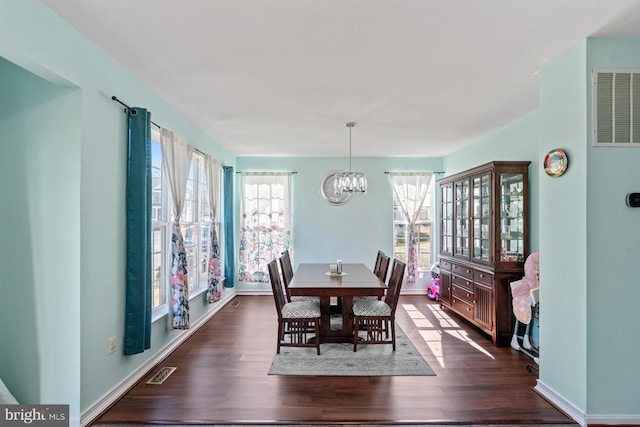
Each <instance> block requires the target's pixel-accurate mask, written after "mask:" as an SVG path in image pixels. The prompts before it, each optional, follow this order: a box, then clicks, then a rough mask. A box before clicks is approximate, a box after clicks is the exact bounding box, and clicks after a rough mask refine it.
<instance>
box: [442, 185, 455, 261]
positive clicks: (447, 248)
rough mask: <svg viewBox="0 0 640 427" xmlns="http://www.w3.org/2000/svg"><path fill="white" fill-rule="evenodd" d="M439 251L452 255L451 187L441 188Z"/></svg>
mask: <svg viewBox="0 0 640 427" xmlns="http://www.w3.org/2000/svg"><path fill="white" fill-rule="evenodd" d="M440 203H441V206H442V208H441V211H440V212H441V218H442V219H441V223H440V224H441V225H440V236H441V240H440V251H441V252H444V253H447V254H453V185H451V184H447V185H443V186H442V187H441V195H440Z"/></svg>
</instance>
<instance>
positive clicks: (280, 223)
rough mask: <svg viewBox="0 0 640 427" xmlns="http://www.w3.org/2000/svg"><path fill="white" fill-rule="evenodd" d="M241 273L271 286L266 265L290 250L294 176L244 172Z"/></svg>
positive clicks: (239, 262) (242, 279)
mask: <svg viewBox="0 0 640 427" xmlns="http://www.w3.org/2000/svg"><path fill="white" fill-rule="evenodd" d="M241 194H242V207H241V212H242V219H241V221H242V223H241V225H240V248H239V260H238V265H239V272H238V276H239V277H238V279H239V280H240V281H242V282H258V283H268V282H269V273H268V270H267V264H268V263H269V261H271V260H272V259H274V258H277V257H278V256H280V255H281V254H282V252H284V251H285V250H287V249H290V247H291V228H292V227H291V173H286V172H283V173H267V172H264V173H246V172H245V173H243V174H242V183H241Z"/></svg>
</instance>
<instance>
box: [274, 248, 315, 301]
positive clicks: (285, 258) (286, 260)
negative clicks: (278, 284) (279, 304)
mask: <svg viewBox="0 0 640 427" xmlns="http://www.w3.org/2000/svg"><path fill="white" fill-rule="evenodd" d="M278 261H279V262H280V269H281V270H282V283H284V289H285V292H286V294H287V295H286V297H287V301H288V302H294V301H308V300H312V301H317V302H318V303H320V297H311V296H293V297H292V296H291V291H290V290H289V283H291V279H293V265H292V264H291V256H290V255H289V250H288V249H287V250H285V251H284V252H283V253H282V255H280V258H278Z"/></svg>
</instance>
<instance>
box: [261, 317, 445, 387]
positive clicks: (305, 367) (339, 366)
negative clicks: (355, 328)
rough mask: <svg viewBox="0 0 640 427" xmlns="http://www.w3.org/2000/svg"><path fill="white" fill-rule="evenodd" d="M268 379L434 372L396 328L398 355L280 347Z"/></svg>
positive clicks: (385, 349)
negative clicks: (317, 351)
mask: <svg viewBox="0 0 640 427" xmlns="http://www.w3.org/2000/svg"><path fill="white" fill-rule="evenodd" d="M269 375H314V376H395V375H404V376H433V375H435V372H434V371H433V369H431V367H430V366H429V365H428V364H427V362H426V361H425V360H424V359H423V358H422V355H421V354H420V352H419V351H418V350H417V349H416V348H415V346H414V345H413V344H412V343H411V341H410V340H409V339H408V338H407V337H406V335H405V334H404V332H403V331H402V329H401V328H400V327H399V326H398V325H396V351H395V352H394V351H393V349H392V348H391V344H385V345H382V344H369V345H367V344H363V345H358V351H356V352H355V353H354V351H353V344H351V343H327V344H320V356H318V355H317V353H316V349H315V347H313V348H310V347H281V348H280V354H276V355H275V356H274V357H273V362H271V368H270V369H269Z"/></svg>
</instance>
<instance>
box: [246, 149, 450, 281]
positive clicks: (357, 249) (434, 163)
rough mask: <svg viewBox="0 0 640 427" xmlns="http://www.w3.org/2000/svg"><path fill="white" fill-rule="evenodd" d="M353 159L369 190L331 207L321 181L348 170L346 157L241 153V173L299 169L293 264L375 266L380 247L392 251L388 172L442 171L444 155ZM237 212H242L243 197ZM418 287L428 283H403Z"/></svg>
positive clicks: (295, 193)
mask: <svg viewBox="0 0 640 427" xmlns="http://www.w3.org/2000/svg"><path fill="white" fill-rule="evenodd" d="M352 163H353V170H357V171H358V172H364V173H366V174H367V181H368V184H369V186H368V191H367V194H356V195H354V196H353V197H352V198H351V200H349V201H348V202H347V203H346V204H344V205H342V206H332V205H329V204H328V203H326V202H325V201H324V200H323V199H322V198H321V196H320V182H321V180H322V177H323V176H324V175H325V174H326V173H327V172H329V171H332V170H335V169H343V170H344V169H348V165H349V164H348V159H346V158H333V157H313V158H311V157H266V158H265V157H261V158H258V157H238V159H237V170H238V171H295V172H297V173H296V174H295V175H294V176H293V185H292V187H293V188H292V191H293V195H292V200H293V206H292V210H293V215H294V220H293V221H294V223H293V247H294V252H293V257H292V262H293V263H294V268H295V267H297V265H298V264H299V263H301V262H326V263H331V262H335V260H336V259H338V258H340V259H341V260H342V261H343V262H345V263H346V262H362V263H365V264H367V265H368V266H369V267H371V268H373V264H374V261H375V257H376V253H377V251H378V249H380V250H383V251H385V252H386V253H389V254H391V253H393V227H392V223H393V189H392V187H391V182H390V180H389V177H388V176H387V175H386V174H385V172H400V171H425V172H439V171H441V170H442V167H443V159H442V158H440V157H437V158H419V157H413V158H400V157H395V158H394V157H386V158H379V157H355V158H353V160H352ZM237 188H238V189H239V188H240V177H238V179H237ZM236 212H237V215H238V216H239V215H240V205H239V201H238V205H237V207H236ZM238 221H239V217H238ZM236 237H237V236H236ZM237 247H238V245H236V248H237ZM418 289H422V290H424V289H426V285H425V284H424V283H415V284H406V285H403V291H405V292H411V291H412V290H418ZM238 291H254V292H259V291H265V292H270V288H269V286H268V285H266V284H252V283H238Z"/></svg>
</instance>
